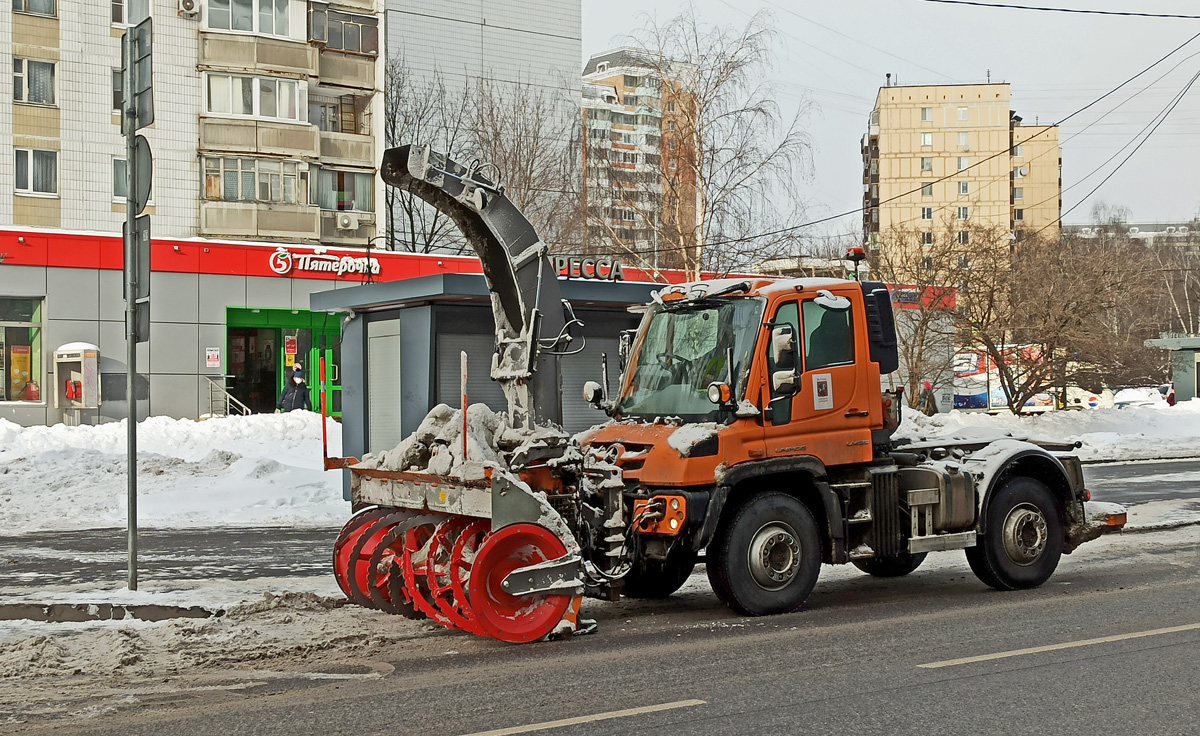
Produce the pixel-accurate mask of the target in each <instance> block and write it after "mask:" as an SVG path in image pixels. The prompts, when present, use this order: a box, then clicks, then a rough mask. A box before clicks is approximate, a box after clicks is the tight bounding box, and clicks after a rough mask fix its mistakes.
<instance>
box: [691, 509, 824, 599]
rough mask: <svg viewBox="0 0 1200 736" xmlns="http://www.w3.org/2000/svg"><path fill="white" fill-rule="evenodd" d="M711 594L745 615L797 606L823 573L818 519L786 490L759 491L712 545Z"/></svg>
mask: <svg viewBox="0 0 1200 736" xmlns="http://www.w3.org/2000/svg"><path fill="white" fill-rule="evenodd" d="M705 566H706V567H707V569H708V579H709V582H710V583H712V588H713V592H715V593H716V594H717V597H718V598H720V599H721V600H722V601H723V602H724V603H725V604H726V605H728V606H729V607H730V608H732V609H733V610H735V611H737V612H738V613H740V614H743V615H746V616H767V615H770V614H774V613H786V612H788V611H794V610H796V609H797V608H799V607H800V606H801V605H802V604H803V603H804V601H805V600H807V599H808V595H809V593H811V592H812V589H813V586H814V585H816V583H817V575H819V574H820V572H821V542H820V539H819V537H818V532H817V523H816V522H815V521H814V520H813V516H812V514H811V513H810V512H809V510H808V509H807V508H805V506H804V504H802V503H800V501H799V500H797V499H796V498H794V497H792V496H789V495H787V494H784V493H778V492H767V493H760V494H757V495H755V496H753V497H751V498H750V499H749V501H747V502H746V503H745V504H744V505H743V506H741V507H740V508H738V509H736V510H735V511H734V512H733V516H732V517H731V518H730V519H729V520H728V523H726V524H725V525H724V526H723V528H722V529H721V530H720V531H719V532H718V534H717V537H716V539H714V540H713V543H712V544H711V545H710V546H709V551H708V556H707V559H706V564H705Z"/></svg>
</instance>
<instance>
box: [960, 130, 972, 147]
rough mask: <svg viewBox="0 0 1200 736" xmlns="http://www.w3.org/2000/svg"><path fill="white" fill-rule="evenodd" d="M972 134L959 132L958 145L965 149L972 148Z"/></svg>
mask: <svg viewBox="0 0 1200 736" xmlns="http://www.w3.org/2000/svg"><path fill="white" fill-rule="evenodd" d="M970 135H971V134H970V133H959V134H958V147H959V148H961V149H963V150H964V151H966V150H969V149H970V148H971V146H970V141H971V138H970Z"/></svg>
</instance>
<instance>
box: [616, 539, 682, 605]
mask: <svg viewBox="0 0 1200 736" xmlns="http://www.w3.org/2000/svg"><path fill="white" fill-rule="evenodd" d="M695 567H696V552H695V550H691V549H686V548H684V547H677V548H675V549H673V550H671V551H670V552H669V553H668V554H667V559H666V560H640V561H639V562H638V565H637V566H636V567H634V568H633V569H632V570H630V571H629V574H628V575H626V576H625V588H624V590H623V591H622V592H623V593H624V594H625V596H626V597H628V598H666V597H667V596H669V595H671V594H672V593H674V592H675V591H677V590H679V589H680V588H681V587H682V586H683V584H684V583H685V582H687V579H688V576H689V575H691V574H692V569H693V568H695Z"/></svg>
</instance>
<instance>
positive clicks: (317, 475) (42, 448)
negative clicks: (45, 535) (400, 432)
mask: <svg viewBox="0 0 1200 736" xmlns="http://www.w3.org/2000/svg"><path fill="white" fill-rule="evenodd" d="M328 433H329V444H330V454H331V455H336V454H340V452H341V425H340V424H338V423H337V422H335V421H333V420H332V419H330V420H328ZM138 467H139V473H138V520H139V524H141V525H143V526H147V527H173V528H175V527H201V526H226V525H273V524H290V525H298V524H303V525H326V526H336V525H340V524H341V523H343V522H344V521H345V520H346V519H347V518H348V517H349V515H350V504H349V503H347V502H346V501H344V500H342V480H341V472H339V471H330V472H325V471H324V470H322V468H321V417H320V415H318V414H314V413H312V412H306V411H295V412H290V413H287V414H258V415H254V416H249V417H226V418H217V419H209V420H207V421H202V422H194V421H191V420H186V419H170V418H167V417H151V418H150V419H147V420H146V421H144V422H142V423H140V424H139V425H138ZM125 482H126V481H125V423H124V422H120V423H112V424H102V425H99V426H96V427H67V426H64V425H62V424H58V425H55V426H53V427H20V426H18V425H16V424H13V423H11V422H8V421H6V420H4V419H0V534H11V533H20V532H26V531H34V530H46V529H82V528H97V527H113V526H117V527H119V526H124V525H125V497H126V491H125Z"/></svg>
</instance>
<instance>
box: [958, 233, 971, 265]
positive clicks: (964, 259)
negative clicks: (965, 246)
mask: <svg viewBox="0 0 1200 736" xmlns="http://www.w3.org/2000/svg"><path fill="white" fill-rule="evenodd" d="M960 234H961V235H966V233H960ZM958 267H959V268H961V269H963V270H966V269H968V268H970V267H971V258H970V256H959V257H958Z"/></svg>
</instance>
